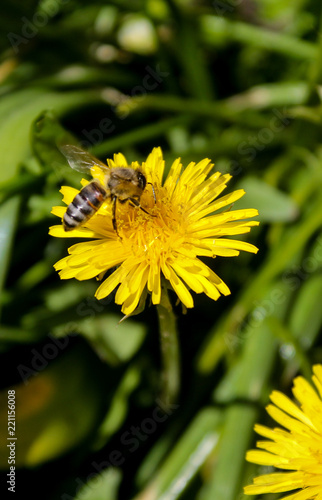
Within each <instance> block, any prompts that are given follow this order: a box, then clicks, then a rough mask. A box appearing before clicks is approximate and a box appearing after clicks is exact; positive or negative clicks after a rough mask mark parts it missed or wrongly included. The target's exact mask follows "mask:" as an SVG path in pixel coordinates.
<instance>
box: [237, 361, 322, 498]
mask: <svg viewBox="0 0 322 500" xmlns="http://www.w3.org/2000/svg"><path fill="white" fill-rule="evenodd" d="M313 373H314V375H313V377H312V380H313V382H314V384H315V386H316V389H317V390H316V389H314V388H313V387H312V386H311V384H309V383H308V382H307V381H306V380H305V379H304V378H303V377H297V378H295V379H294V386H293V394H294V396H295V398H296V399H297V401H298V402H299V406H298V405H296V404H295V403H293V401H291V399H289V398H288V397H287V396H285V395H284V394H282V393H280V392H278V391H274V392H273V393H272V394H271V396H270V399H271V401H272V402H273V404H272V405H269V406H268V407H267V411H268V413H269V414H270V416H271V417H272V418H273V419H274V420H276V422H278V423H279V424H280V425H281V426H283V427H284V429H281V428H278V427H277V428H274V429H269V428H267V427H264V426H262V425H256V426H255V431H256V432H257V433H258V434H260V435H261V436H263V437H265V438H267V439H268V440H266V441H258V442H257V447H258V448H260V450H251V451H248V452H247V455H246V459H247V460H248V461H249V462H253V463H256V464H260V465H266V466H274V467H276V468H277V469H282V470H283V472H274V473H272V474H265V475H263V476H259V477H256V478H255V479H254V480H253V482H254V484H253V485H250V486H246V487H245V488H244V493H245V494H246V495H262V494H263V493H285V492H290V491H293V493H292V494H291V495H287V496H283V497H281V500H282V499H285V500H286V499H287V500H311V499H316V500H322V400H321V397H322V365H315V366H313ZM261 450H264V451H261ZM294 490H298V491H295V492H294Z"/></svg>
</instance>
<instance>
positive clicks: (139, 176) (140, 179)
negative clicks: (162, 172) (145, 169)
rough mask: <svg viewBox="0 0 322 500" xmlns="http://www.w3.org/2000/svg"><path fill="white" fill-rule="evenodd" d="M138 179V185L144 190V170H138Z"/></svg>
mask: <svg viewBox="0 0 322 500" xmlns="http://www.w3.org/2000/svg"><path fill="white" fill-rule="evenodd" d="M137 180H138V187H139V188H140V189H142V191H143V190H144V189H145V186H146V178H145V175H144V174H142V172H140V171H138V172H137Z"/></svg>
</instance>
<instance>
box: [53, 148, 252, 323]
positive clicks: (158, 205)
mask: <svg viewBox="0 0 322 500" xmlns="http://www.w3.org/2000/svg"><path fill="white" fill-rule="evenodd" d="M108 166H109V168H111V169H113V168H118V167H130V168H134V169H136V170H137V169H138V168H139V169H140V171H141V172H142V173H143V174H144V176H145V177H146V180H147V185H146V188H145V189H144V191H143V194H142V196H141V198H140V205H141V207H142V209H140V207H138V206H132V205H131V204H130V203H119V202H118V203H116V220H117V232H116V231H115V230H114V229H113V224H112V219H113V214H112V203H111V201H110V199H107V200H106V201H105V202H104V203H103V205H102V206H101V207H100V208H99V210H98V211H97V212H96V214H95V215H94V216H93V217H91V218H90V219H89V220H88V221H87V222H86V223H85V224H84V225H83V226H81V227H78V228H76V229H74V230H72V231H70V232H66V231H64V228H63V226H62V225H59V226H53V227H51V228H50V234H51V235H53V236H57V237H61V238H65V237H81V238H90V239H91V241H88V242H83V243H77V244H76V245H73V246H72V247H70V248H69V250H68V252H69V256H67V257H65V258H63V259H62V260H60V261H59V262H57V263H56V265H55V269H56V270H58V271H59V274H60V277H61V278H62V279H69V278H76V279H78V280H86V279H90V278H93V277H95V276H96V277H97V276H98V277H100V278H101V277H102V276H103V275H104V273H105V272H106V271H108V270H110V269H112V268H114V267H116V270H115V271H114V272H112V274H111V275H110V276H108V277H107V278H106V279H105V281H103V282H102V284H101V285H100V286H99V288H98V289H97V291H96V294H95V296H96V297H97V299H102V298H104V297H106V296H107V295H109V294H110V293H111V292H112V291H113V290H114V289H115V288H117V287H118V288H117V292H116V296H115V302H116V303H117V304H122V312H123V313H125V314H127V315H128V314H131V313H132V312H133V311H134V310H135V309H136V307H137V306H138V304H139V301H140V298H141V296H142V294H143V292H144V291H145V290H147V291H148V292H149V293H150V294H151V298H152V303H153V304H159V303H160V301H161V278H162V277H164V278H165V279H166V280H168V282H170V284H171V286H172V288H173V290H174V291H175V293H176V294H177V295H178V297H179V299H180V300H181V302H182V303H183V304H184V305H185V306H186V307H188V308H189V307H193V298H192V295H191V291H194V292H196V293H205V294H206V295H208V297H210V298H211V299H213V300H217V299H218V297H219V296H220V295H221V294H224V295H228V294H229V293H230V291H229V288H228V287H227V285H226V284H225V283H224V282H223V281H222V280H221V279H220V278H219V276H217V274H216V273H215V272H214V271H212V270H211V269H210V268H209V267H208V266H207V265H205V264H204V263H203V262H202V261H201V260H200V259H199V258H198V257H199V256H207V257H216V256H217V255H218V256H219V255H220V256H225V257H231V256H236V255H238V254H239V253H240V250H244V251H246V252H253V253H256V252H257V248H256V247H255V246H254V245H251V244H250V243H247V242H244V241H239V240H237V239H229V238H225V236H231V235H238V234H244V233H247V232H249V231H250V229H251V227H252V226H256V225H258V224H259V223H258V222H257V221H247V220H245V219H248V218H251V217H254V216H256V215H258V212H257V210H255V209H247V210H230V208H231V205H232V204H233V203H234V202H235V201H237V200H238V199H239V198H241V197H242V196H243V195H244V194H245V192H244V191H243V190H242V189H239V190H237V191H234V192H233V193H230V194H227V195H226V196H222V197H220V198H218V196H219V195H220V194H221V193H222V191H223V190H224V189H225V188H226V185H227V182H228V181H229V179H230V178H231V176H230V175H228V174H225V175H222V174H220V173H219V172H216V173H213V174H212V175H210V176H208V174H209V173H210V171H211V169H212V167H213V164H212V163H211V161H210V160H209V159H204V160H202V161H200V162H199V163H197V164H195V163H190V164H189V165H188V166H187V167H186V169H185V170H184V171H182V164H181V162H180V158H178V159H177V160H175V161H174V163H173V165H172V167H171V169H170V171H169V174H168V176H167V178H166V180H165V181H164V183H163V182H162V178H163V171H164V160H163V157H162V151H161V149H160V148H154V149H153V151H152V153H151V154H150V155H149V156H148V158H147V160H146V162H143V163H142V165H139V164H138V163H137V162H133V163H132V164H131V165H128V163H127V161H126V159H125V158H124V156H123V155H122V154H121V153H118V154H116V155H114V159H113V160H108ZM91 174H92V176H93V178H95V179H98V180H99V181H100V182H101V183H102V184H104V175H105V173H104V172H103V171H102V169H101V168H99V166H95V167H93V168H92V169H91ZM87 183H88V181H85V180H83V181H82V185H83V186H85V185H86V184H87ZM61 192H62V194H63V201H64V203H66V204H67V205H69V204H70V203H71V202H72V200H73V198H74V197H75V195H76V194H77V193H78V192H79V191H78V190H77V189H74V188H71V187H62V189H61ZM224 207H228V209H226V210H225V211H221V212H220V210H221V209H223V208H224ZM65 212H66V207H54V208H53V211H52V213H53V214H55V215H57V216H58V217H60V218H62V217H63V216H64V213H65Z"/></svg>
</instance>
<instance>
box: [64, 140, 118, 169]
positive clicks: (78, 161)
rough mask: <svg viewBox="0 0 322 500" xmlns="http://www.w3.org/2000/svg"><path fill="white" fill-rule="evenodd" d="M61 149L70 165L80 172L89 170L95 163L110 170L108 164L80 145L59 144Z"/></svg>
mask: <svg viewBox="0 0 322 500" xmlns="http://www.w3.org/2000/svg"><path fill="white" fill-rule="evenodd" d="M59 149H60V151H61V153H62V154H63V155H64V156H65V158H66V160H67V161H68V163H69V165H70V166H71V167H72V168H73V169H74V170H77V171H78V172H88V171H89V170H90V169H91V168H92V167H94V166H95V165H97V166H98V167H99V168H101V169H102V170H104V171H105V172H109V170H110V169H109V168H108V166H107V165H104V163H102V162H101V161H100V160H98V159H97V158H95V156H92V155H91V154H90V153H88V152H87V151H84V150H83V149H81V148H79V147H78V146H74V145H72V144H64V145H63V146H59Z"/></svg>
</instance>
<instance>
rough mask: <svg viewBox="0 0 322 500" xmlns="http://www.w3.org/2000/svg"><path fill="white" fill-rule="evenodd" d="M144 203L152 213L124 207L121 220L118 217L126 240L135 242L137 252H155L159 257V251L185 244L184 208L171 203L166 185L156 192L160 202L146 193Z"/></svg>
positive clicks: (122, 235) (132, 245) (166, 250)
mask: <svg viewBox="0 0 322 500" xmlns="http://www.w3.org/2000/svg"><path fill="white" fill-rule="evenodd" d="M140 203H141V206H142V208H144V210H146V211H147V212H148V213H145V212H144V211H143V210H141V209H140V208H139V207H138V208H136V207H135V208H132V207H125V206H124V208H123V207H122V212H123V214H122V215H121V220H120V219H119V218H117V222H118V227H119V231H120V235H121V237H122V240H123V241H124V244H126V245H131V248H132V252H133V254H136V253H142V251H144V252H146V253H148V254H149V253H150V252H152V253H153V255H154V258H155V254H156V253H158V254H159V255H161V253H162V254H167V253H168V252H169V251H171V252H173V250H175V249H176V248H177V247H178V246H181V245H182V243H183V242H184V237H185V232H186V220H185V216H184V213H183V207H178V206H177V205H176V204H174V203H172V202H170V201H169V199H168V197H167V193H166V192H164V190H163V189H162V188H159V189H158V191H157V192H156V201H155V200H154V198H153V196H152V195H150V193H147V194H145V193H144V195H143V196H142V197H141V200H140ZM119 220H120V222H119Z"/></svg>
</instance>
